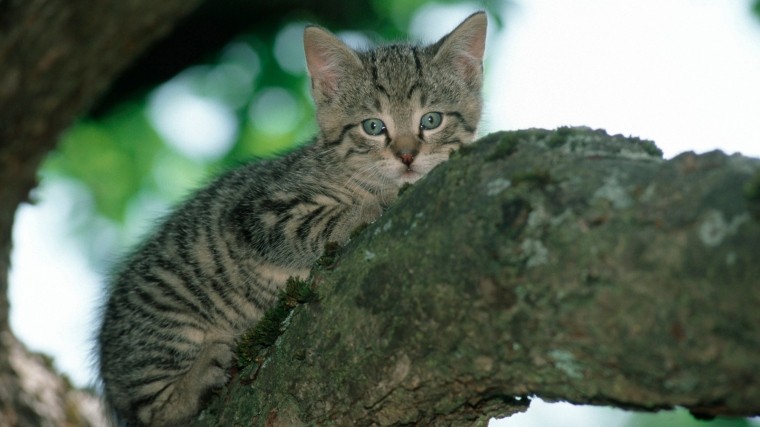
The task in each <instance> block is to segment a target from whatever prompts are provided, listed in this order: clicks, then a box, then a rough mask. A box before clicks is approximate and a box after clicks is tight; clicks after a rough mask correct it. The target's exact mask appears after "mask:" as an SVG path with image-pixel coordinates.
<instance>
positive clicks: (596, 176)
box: [201, 128, 760, 426]
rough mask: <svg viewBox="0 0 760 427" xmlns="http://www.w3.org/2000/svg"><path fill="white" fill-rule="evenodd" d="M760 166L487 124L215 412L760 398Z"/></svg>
mask: <svg viewBox="0 0 760 427" xmlns="http://www.w3.org/2000/svg"><path fill="white" fill-rule="evenodd" d="M759 177H760V161H758V160H755V159H748V158H744V157H740V156H726V155H724V154H722V153H720V152H713V153H708V154H705V155H701V156H697V155H694V154H692V153H686V154H682V155H680V156H678V157H676V158H674V159H672V160H670V161H663V160H662V159H661V158H660V154H659V150H658V149H657V148H656V147H654V145H653V144H651V143H648V142H645V141H640V140H636V139H628V138H623V137H620V136H612V137H611V136H608V135H606V134H605V133H604V132H602V131H591V130H589V129H585V128H579V129H560V130H558V131H555V132H548V131H541V130H531V131H521V132H505V133H499V134H494V135H491V136H489V137H486V138H485V139H484V140H481V141H480V142H479V143H478V144H476V145H475V146H474V147H472V148H470V149H468V150H466V152H463V153H460V154H456V155H454V156H453V158H452V159H451V160H450V161H449V162H448V163H446V164H445V165H444V166H442V167H440V168H438V169H436V170H435V171H433V172H432V173H431V174H430V176H428V177H427V178H426V179H425V180H423V181H422V182H420V183H419V184H417V185H415V186H414V187H413V188H412V189H410V190H408V191H407V192H406V193H405V194H403V195H402V197H401V198H400V200H399V202H398V203H397V204H396V205H395V206H394V207H393V208H392V209H391V210H390V211H389V212H387V213H386V214H385V215H384V216H383V217H382V218H380V219H379V220H378V221H377V222H376V223H375V224H372V225H371V226H370V227H369V228H367V229H366V230H364V231H363V232H362V233H360V235H359V236H358V237H356V238H355V239H354V240H353V241H352V242H351V243H350V244H349V245H348V246H347V247H346V248H344V249H343V250H342V253H341V255H340V258H339V259H338V261H337V264H336V265H335V267H334V269H333V270H330V271H328V270H320V271H317V272H316V273H315V281H316V284H317V286H318V292H319V294H320V296H321V300H320V302H317V303H309V304H306V305H303V306H299V307H298V308H296V310H295V311H294V313H293V315H292V316H291V318H290V319H289V320H288V321H287V322H286V323H287V327H286V329H285V332H284V334H283V335H282V336H281V337H280V339H279V340H278V341H277V342H276V344H275V345H274V346H273V347H271V348H270V349H269V350H268V354H267V355H266V356H265V359H264V360H265V361H264V362H263V364H262V365H261V366H256V367H249V368H248V369H246V370H243V371H242V373H241V374H240V375H239V377H238V378H237V379H236V380H235V381H234V382H233V384H232V385H231V386H230V388H229V390H228V392H227V394H226V395H225V396H222V397H221V398H219V399H217V402H216V403H214V404H212V406H211V407H210V408H209V409H208V410H207V411H206V412H205V413H204V414H203V415H202V417H201V419H202V420H205V422H204V424H206V425H228V424H229V423H230V422H231V421H232V420H246V421H245V422H246V423H247V422H248V421H247V420H250V419H253V420H254V422H253V425H267V426H269V425H302V424H305V425H312V424H314V425H326V424H329V425H384V426H387V425H413V424H416V425H473V424H475V425H478V424H480V425H485V423H486V422H487V420H488V417H492V416H504V415H507V414H510V413H513V412H515V411H520V410H523V409H524V408H525V407H526V405H527V402H526V399H524V397H525V396H531V395H538V396H541V397H543V398H547V399H550V400H552V399H562V400H568V401H571V402H576V403H589V404H607V405H613V406H622V407H629V408H631V407H632V408H640V409H647V410H652V409H658V408H669V407H672V406H675V405H680V406H685V407H687V408H690V409H691V410H692V411H694V412H698V413H700V414H703V415H718V414H724V415H751V414H757V413H760V398H758V397H760V358H758V357H757V355H758V354H760V311H758V310H757V307H758V306H760V287H758V286H757V283H758V277H760V245H758V244H757V242H760V222H759V221H758V218H757V217H756V216H753V213H752V212H757V211H756V209H757V203H758V202H757V200H752V199H751V198H748V197H747V195H752V194H753V193H752V192H753V191H755V193H754V194H755V196H757V195H759V194H760V179H758V178H759ZM744 187H746V189H747V191H748V192H746V194H745V191H744V190H743V188H744ZM755 187H757V188H755ZM753 209H755V210H753Z"/></svg>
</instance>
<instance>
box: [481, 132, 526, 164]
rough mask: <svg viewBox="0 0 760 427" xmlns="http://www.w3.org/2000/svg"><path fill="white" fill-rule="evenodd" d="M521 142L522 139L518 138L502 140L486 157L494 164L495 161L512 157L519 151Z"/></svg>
mask: <svg viewBox="0 0 760 427" xmlns="http://www.w3.org/2000/svg"><path fill="white" fill-rule="evenodd" d="M519 142H520V139H519V138H516V137H512V138H508V137H504V138H502V139H501V140H500V141H499V143H498V144H496V146H495V147H494V148H493V150H491V153H490V154H489V155H488V156H487V157H486V161H487V162H492V161H494V160H501V159H504V158H507V157H509V156H511V155H512V154H514V152H515V151H517V145H518V143H519Z"/></svg>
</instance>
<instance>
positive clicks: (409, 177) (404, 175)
mask: <svg viewBox="0 0 760 427" xmlns="http://www.w3.org/2000/svg"><path fill="white" fill-rule="evenodd" d="M423 176H425V174H422V173H420V172H416V171H413V170H405V171H403V172H401V173H400V174H399V176H398V178H397V179H398V182H399V185H404V184H413V183H414V182H415V181H417V180H419V179H420V178H422V177H423Z"/></svg>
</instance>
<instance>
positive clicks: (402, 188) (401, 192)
mask: <svg viewBox="0 0 760 427" xmlns="http://www.w3.org/2000/svg"><path fill="white" fill-rule="evenodd" d="M410 188H412V184H410V183H408V182H405V183H404V185H402V186H401V188H399V189H398V195H399V196H400V195H402V194H404V193H406V190H408V189H410Z"/></svg>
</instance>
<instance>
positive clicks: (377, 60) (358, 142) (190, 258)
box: [97, 12, 486, 426]
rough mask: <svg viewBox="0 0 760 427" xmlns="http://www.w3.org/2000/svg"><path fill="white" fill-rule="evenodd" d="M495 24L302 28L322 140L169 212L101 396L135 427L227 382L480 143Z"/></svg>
mask: <svg viewBox="0 0 760 427" xmlns="http://www.w3.org/2000/svg"><path fill="white" fill-rule="evenodd" d="M485 37H486V16H485V14H484V13H482V12H479V13H475V14H473V15H471V16H470V17H469V18H467V19H466V20H465V21H464V22H462V23H461V24H460V25H459V26H458V27H457V28H456V29H455V30H454V31H452V32H451V33H450V34H448V35H447V36H445V37H443V38H442V39H441V40H439V41H438V42H437V43H435V44H432V45H429V46H414V45H406V44H397V45H389V46H381V47H378V48H376V49H372V50H368V51H362V52H359V51H354V50H351V49H350V48H348V47H347V46H346V45H345V44H344V43H343V42H341V41H340V40H339V39H338V38H337V37H335V36H334V35H333V34H331V33H330V32H328V31H326V30H324V29H322V28H320V27H316V26H309V27H307V28H306V29H305V31H304V48H305V53H306V62H307V66H308V70H309V74H310V76H311V83H312V95H313V98H314V101H315V104H316V110H317V122H318V123H319V134H318V136H317V137H316V139H315V141H314V142H313V143H312V144H310V145H306V146H304V147H301V148H300V149H297V150H296V151H294V152H292V153H290V154H288V155H285V156H284V157H282V158H278V159H272V160H265V161H260V162H256V163H253V164H250V165H247V166H243V167H241V168H239V169H236V170H233V171H231V172H229V173H227V174H225V175H223V176H222V177H220V178H218V179H216V181H214V182H212V183H211V184H210V185H208V186H207V187H206V188H204V189H202V190H200V191H198V192H197V193H196V194H195V195H193V196H192V197H191V198H190V199H188V200H187V201H186V202H184V203H183V204H181V205H180V206H179V207H178V208H177V209H176V211H175V212H174V213H172V214H170V215H169V216H168V217H167V218H166V219H165V220H164V221H163V223H162V224H161V225H160V226H159V227H158V229H157V230H156V231H155V233H154V234H153V235H152V236H150V237H149V238H148V239H147V240H146V241H145V242H144V243H143V244H142V245H141V246H139V247H138V248H137V249H136V250H135V251H134V252H133V253H132V254H131V256H129V257H128V258H127V259H126V260H125V262H124V264H123V265H122V266H121V268H119V269H118V270H117V271H116V272H115V274H114V276H113V284H112V287H111V294H110V296H109V297H108V299H107V301H106V304H105V306H104V309H103V323H102V325H101V329H100V333H99V336H98V343H97V344H98V346H97V352H98V355H99V368H100V375H101V378H102V381H103V386H104V393H105V400H106V401H107V403H108V404H109V405H110V407H111V408H112V409H113V410H114V412H115V413H116V415H117V417H118V418H120V419H122V420H124V421H126V422H127V423H129V424H130V425H132V426H143V425H144V426H176V425H182V424H184V423H187V422H188V421H189V420H191V419H192V418H193V417H194V416H195V415H196V414H197V413H198V412H199V410H200V404H201V401H202V398H203V397H204V396H205V395H206V394H208V392H209V391H212V390H214V389H218V388H219V387H222V386H224V384H225V383H226V382H227V379H228V377H227V369H228V368H229V367H230V365H231V362H232V357H233V348H234V346H235V340H236V337H238V336H239V335H240V334H241V333H242V332H243V331H245V330H246V329H247V328H249V327H251V326H252V325H253V324H254V323H255V322H256V321H257V320H258V319H260V318H261V316H262V314H263V313H264V311H265V310H267V308H269V307H270V306H271V305H272V304H273V302H274V301H275V299H276V298H277V295H278V292H279V290H280V289H281V288H282V287H283V286H284V284H285V281H286V280H287V278H288V277H289V276H298V277H302V278H306V277H307V276H308V275H309V270H310V268H311V266H312V264H313V263H314V262H315V261H316V260H317V258H318V257H319V256H320V255H321V253H322V250H323V248H324V245H325V243H327V242H338V243H345V242H346V241H347V240H348V238H349V234H350V233H351V231H352V230H354V229H355V228H356V227H357V226H359V225H361V224H363V223H369V222H372V221H374V220H375V219H377V217H378V216H379V215H380V214H381V213H382V212H383V210H384V209H385V208H386V207H387V206H388V205H389V204H390V203H391V202H393V200H394V199H395V198H396V195H397V193H398V190H399V188H400V187H401V186H402V185H403V184H404V183H411V182H414V181H416V180H418V179H419V178H421V177H422V176H424V175H425V174H426V173H428V172H429V171H430V170H431V169H432V168H433V167H435V166H436V165H438V164H440V163H441V162H443V161H445V160H446V159H447V158H448V156H449V154H450V153H451V152H452V151H453V150H456V149H457V148H459V147H460V146H461V145H462V144H467V143H469V142H471V141H472V140H473V138H474V136H475V132H476V129H477V126H478V122H479V120H480V112H481V105H482V102H481V96H480V90H481V86H482V79H483V75H482V58H483V51H484V48H485Z"/></svg>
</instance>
